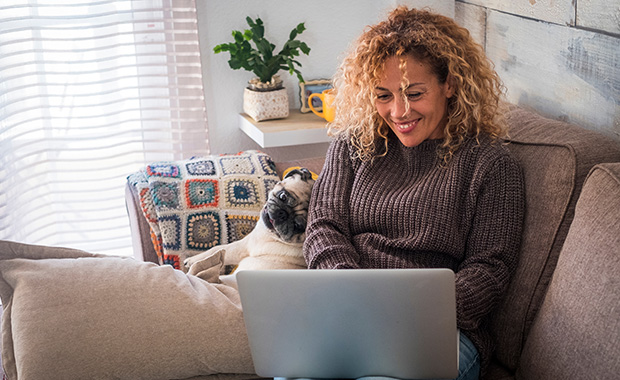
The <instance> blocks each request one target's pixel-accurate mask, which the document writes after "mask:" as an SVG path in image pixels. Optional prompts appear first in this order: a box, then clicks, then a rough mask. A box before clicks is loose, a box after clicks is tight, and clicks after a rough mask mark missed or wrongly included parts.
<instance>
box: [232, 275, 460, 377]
mask: <svg viewBox="0 0 620 380" xmlns="http://www.w3.org/2000/svg"><path fill="white" fill-rule="evenodd" d="M237 283H238V286H239V294H240V296H241V304H242V307H243V315H244V319H245V324H246V328H247V332H248V339H249V342H250V349H251V352H252V359H253V361H254V367H255V370H256V373H257V374H258V375H260V376H262V377H285V378H297V377H305V378H359V377H366V376H387V377H396V378H399V379H428V378H450V379H451V378H455V377H456V376H457V374H458V346H459V343H458V341H459V337H458V332H457V328H456V298H455V294H454V273H453V272H452V271H451V270H449V269H356V270H299V269H297V270H265V271H252V270H248V271H240V272H239V273H237Z"/></svg>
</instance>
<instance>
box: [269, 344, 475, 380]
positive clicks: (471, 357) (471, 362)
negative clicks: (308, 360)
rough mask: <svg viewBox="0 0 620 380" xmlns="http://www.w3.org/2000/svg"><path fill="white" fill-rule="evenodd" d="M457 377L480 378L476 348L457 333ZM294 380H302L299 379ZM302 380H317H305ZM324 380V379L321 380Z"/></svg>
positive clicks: (371, 378)
mask: <svg viewBox="0 0 620 380" xmlns="http://www.w3.org/2000/svg"><path fill="white" fill-rule="evenodd" d="M459 334H460V336H459V375H458V376H457V377H456V379H454V380H478V379H479V378H480V356H479V355H478V350H477V349H476V346H474V344H473V343H472V342H471V340H469V338H468V337H466V336H465V334H463V333H462V332H460V333H459ZM362 379H363V380H398V379H394V378H393V377H382V376H367V377H363V378H362ZM274 380H293V379H288V378H284V377H276V378H275V379H274ZM295 380H302V379H301V378H298V379H295ZM303 380H318V379H307V378H303ZM321 380H326V379H321ZM360 380H361V379H360Z"/></svg>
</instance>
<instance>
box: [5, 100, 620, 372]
mask: <svg viewBox="0 0 620 380" xmlns="http://www.w3.org/2000/svg"><path fill="white" fill-rule="evenodd" d="M506 118H507V121H508V123H509V126H510V129H509V132H510V136H509V138H508V139H507V143H508V147H509V149H510V150H511V151H512V152H513V153H514V155H515V156H516V157H517V159H518V160H519V161H520V163H521V165H522V168H523V172H524V176H525V183H526V220H525V228H524V234H523V240H522V247H521V253H520V258H519V264H518V268H517V270H516V273H515V275H514V277H513V279H512V281H511V284H510V286H509V289H508V291H507V293H506V296H505V297H504V298H503V299H502V301H501V302H500V304H499V305H498V307H497V309H496V311H495V312H494V314H493V315H492V316H491V318H490V322H489V323H490V328H491V331H492V333H493V335H494V338H495V341H496V350H495V353H494V356H493V359H492V363H491V365H490V367H489V369H488V371H487V373H486V376H485V378H486V379H496V380H501V379H608V378H609V379H611V378H616V377H617V374H618V373H619V372H620V308H619V307H618V305H620V291H619V289H620V286H619V285H620V280H619V279H618V276H617V273H618V272H619V271H620V141H618V140H617V139H616V138H614V137H611V136H607V135H603V134H600V133H597V132H593V131H589V130H586V129H583V128H581V127H579V126H576V125H571V124H568V123H564V122H561V121H554V120H550V119H547V118H544V117H542V116H540V115H538V114H536V113H533V112H530V111H528V110H525V109H523V108H520V107H516V106H510V107H509V108H508V109H507V111H506ZM322 164H323V158H320V157H318V158H311V159H304V160H298V161H290V162H279V163H276V170H277V172H278V173H281V172H282V171H283V169H284V168H286V167H289V166H304V167H308V168H309V169H311V170H313V171H315V172H317V173H318V172H320V168H321V167H322ZM126 203H127V210H128V214H129V218H130V224H131V228H132V236H133V243H134V254H135V259H134V260H131V259H118V258H116V259H111V258H104V257H101V256H100V255H96V254H91V253H86V252H81V251H76V250H70V249H64V248H54V247H40V246H32V245H24V244H19V243H15V242H6V241H5V242H0V296H2V301H3V307H4V315H3V321H2V333H3V337H2V346H3V347H2V359H3V366H4V368H5V369H6V372H7V374H8V375H9V379H30V378H41V377H37V374H44V373H47V374H48V376H47V377H46V378H63V379H68V378H102V379H103V378H129V379H155V378H157V379H172V378H175V379H176V378H196V379H198V378H201V379H202V378H205V379H206V378H217V379H223V378H235V379H243V378H252V377H256V376H255V375H254V374H253V367H252V363H251V357H250V354H249V352H248V349H247V337H246V336H245V335H244V334H245V332H244V329H243V327H242V322H241V320H242V311H241V309H240V303H239V302H238V297H237V295H236V294H235V290H233V289H232V288H231V287H229V286H228V285H227V284H225V283H224V284H209V285H208V286H207V285H205V284H204V281H202V280H200V279H196V278H192V277H193V276H186V275H184V274H182V272H180V271H177V270H173V269H171V268H170V266H167V265H159V263H160V259H159V257H158V255H157V254H156V253H155V250H154V246H153V243H152V240H151V237H152V236H151V231H150V227H149V224H148V223H147V221H146V220H145V217H144V215H143V212H142V207H141V205H140V197H139V194H137V193H136V191H135V188H133V187H132V186H130V185H128V186H127V189H126ZM102 262H104V263H105V265H103V264H101V263H102ZM78 263H79V264H80V265H79V266H78ZM93 263H94V264H96V266H94V264H93ZM219 264H221V263H219ZM214 265H218V263H214ZM102 267H103V268H102ZM72 273H80V275H79V276H77V277H80V278H79V279H73V278H72V279H71V280H67V279H66V278H67V274H72ZM128 277H131V278H130V279H128ZM59 278H62V279H63V280H62V281H60V280H58V279H59ZM136 278H137V279H139V281H138V280H135V279H136ZM63 281H64V282H63ZM56 282H60V284H58V285H56ZM93 282H95V283H99V284H103V285H101V286H98V287H96V286H93V285H92V283H93ZM119 282H121V283H122V284H120V285H119V284H118V283H119ZM166 284H172V286H167V285H166ZM121 285H122V286H121ZM66 288H71V289H74V288H79V291H78V290H73V291H72V292H70V299H73V298H78V299H77V300H76V301H75V303H71V302H69V301H64V303H61V304H60V305H58V304H57V303H55V302H52V301H50V300H49V298H53V297H50V294H49V293H50V292H51V293H52V294H58V292H63V293H64V292H65V289H66ZM84 288H87V289H84ZM146 290H148V291H149V292H148V293H145V292H146ZM109 293H114V294H115V296H114V297H113V296H109ZM39 294H40V295H39ZM179 294H181V295H182V296H183V297H180V296H179ZM103 298H105V300H104V301H102V299H103ZM207 298H208V299H210V300H212V299H214V300H215V301H213V302H215V303H217V304H218V308H219V309H217V310H212V308H211V309H208V310H205V309H204V302H203V301H204V299H207ZM119 299H120V300H119ZM210 302H211V301H210ZM101 303H103V304H104V305H105V307H101V306H100V304H101ZM68 304H69V305H68ZM118 304H121V305H120V306H119V305H118ZM68 307H70V308H72V309H71V310H72V312H71V313H65V309H67V308H68ZM90 308H99V309H97V310H96V312H91V311H90ZM109 308H111V309H113V310H107V309H109ZM201 308H202V309H201ZM194 309H197V310H199V312H195V311H194ZM39 310H40V313H39V312H38V311H39ZM119 310H120V311H123V312H126V313H127V315H121V316H119ZM171 310H173V311H174V312H171ZM59 313H63V314H62V318H61V317H60V316H55V315H56V314H59ZM76 314H77V315H76ZM186 314H188V315H190V316H189V317H188V316H187V315H186ZM128 315H130V316H128ZM67 318H69V320H68V321H67ZM50 319H53V320H52V321H50ZM89 319H94V321H92V323H94V322H98V323H103V325H102V326H104V327H96V328H94V329H90V330H88V329H87V327H81V325H82V324H86V325H88V323H89V322H91V321H90V320H89ZM110 320H113V323H112V322H110ZM63 321H65V322H63ZM154 321H155V322H154ZM48 324H50V325H51V327H50V326H47V325H48ZM42 325H45V326H44V327H45V329H43V328H42V327H41V326H42ZM125 325H128V326H125ZM117 329H119V330H120V331H116V330H117ZM91 330H92V331H91ZM91 335H92V336H91ZM41 336H44V337H45V339H44V338H41ZM80 338H82V339H84V340H85V341H86V343H82V339H80ZM62 339H64V341H63V342H58V340H62ZM118 341H121V343H118ZM78 342H79V343H78ZM69 344H71V345H74V344H75V345H77V347H71V348H72V349H71V350H69V352H63V347H66V346H67V345H69ZM128 345H130V346H131V349H125V346H128ZM54 349H55V350H56V351H54ZM118 351H122V355H121V357H120V358H119V355H118ZM134 351H137V353H135V352H134ZM179 351H180V352H179ZM59 363H61V364H59ZM72 363H75V366H73V367H71V366H72V365H73V364H72ZM162 363H163V364H162ZM68 366H69V367H71V368H69V370H67V368H66V367H68ZM171 367H173V368H171ZM46 371H47V372H46ZM55 373H62V376H61V377H57V376H54V375H52V374H55ZM74 373H75V375H73V374H74ZM93 374H95V375H93ZM202 374H204V375H205V376H202V377H195V376H198V375H202ZM88 376H90V377H88ZM192 376H194V377H192Z"/></svg>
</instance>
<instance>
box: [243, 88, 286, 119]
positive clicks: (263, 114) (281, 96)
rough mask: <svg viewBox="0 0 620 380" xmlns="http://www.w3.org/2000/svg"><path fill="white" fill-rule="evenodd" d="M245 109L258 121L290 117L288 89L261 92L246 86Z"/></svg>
mask: <svg viewBox="0 0 620 380" xmlns="http://www.w3.org/2000/svg"><path fill="white" fill-rule="evenodd" d="M243 111H244V112H245V113H246V114H248V115H249V116H250V117H251V118H252V119H254V120H256V121H263V120H271V119H283V118H285V117H288V112H289V107H288V95H287V93H286V89H285V88H281V89H279V90H276V91H266V92H259V91H252V90H250V89H248V88H246V89H245V90H244V92H243Z"/></svg>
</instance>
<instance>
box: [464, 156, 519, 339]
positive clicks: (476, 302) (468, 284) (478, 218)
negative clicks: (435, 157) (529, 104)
mask: <svg viewBox="0 0 620 380" xmlns="http://www.w3.org/2000/svg"><path fill="white" fill-rule="evenodd" d="M474 182H479V183H474V184H473V185H472V189H475V191H476V192H477V194H476V196H475V197H471V198H470V199H471V200H470V204H468V207H471V208H472V211H473V215H474V216H473V221H472V224H471V227H470V231H469V234H468V238H467V245H466V252H465V258H464V260H463V261H462V262H461V264H460V265H459V268H458V271H457V273H456V297H457V303H456V304H457V320H458V326H459V328H461V329H464V330H474V329H477V328H478V327H479V325H480V323H481V321H482V319H483V318H484V317H485V316H486V315H487V314H488V313H489V312H490V311H491V309H492V308H493V307H494V306H495V305H496V304H497V303H498V302H499V299H500V297H501V296H502V294H504V292H505V289H506V287H507V286H508V283H509V281H510V277H511V275H512V273H513V272H514V270H515V269H516V265H517V257H518V252H519V248H520V243H521V232H522V228H523V218H524V209H525V190H524V183H523V177H522V174H521V169H520V167H519V165H518V163H517V162H516V161H515V160H514V159H513V158H512V157H511V156H503V157H500V158H499V159H497V160H495V161H494V162H493V164H492V165H490V167H489V169H488V170H487V171H486V172H485V173H484V174H483V175H480V176H476V177H474Z"/></svg>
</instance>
